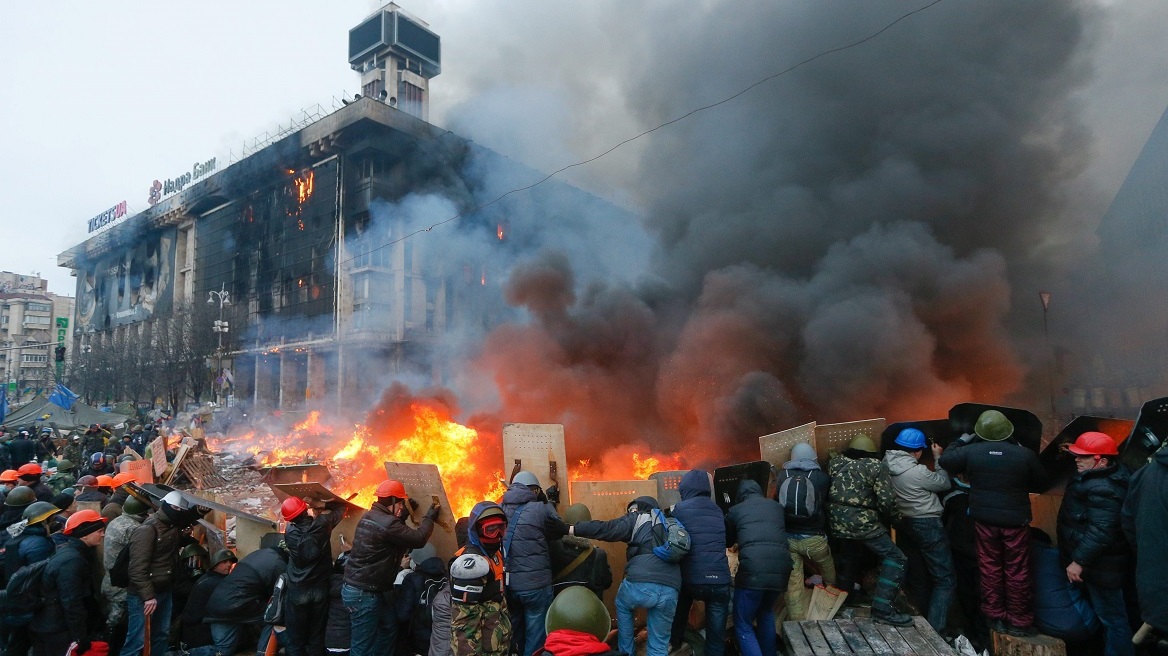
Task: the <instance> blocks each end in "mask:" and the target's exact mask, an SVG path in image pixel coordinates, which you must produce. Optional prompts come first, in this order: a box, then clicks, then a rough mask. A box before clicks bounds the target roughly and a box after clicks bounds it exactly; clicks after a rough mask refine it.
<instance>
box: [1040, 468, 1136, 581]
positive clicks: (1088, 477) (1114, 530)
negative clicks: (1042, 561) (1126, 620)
mask: <svg viewBox="0 0 1168 656" xmlns="http://www.w3.org/2000/svg"><path fill="white" fill-rule="evenodd" d="M1129 478H1130V477H1129V476H1128V473H1127V469H1126V468H1125V467H1124V466H1123V465H1120V464H1114V465H1110V466H1108V467H1106V468H1102V469H1090V470H1087V471H1085V472H1082V473H1080V474H1076V475H1075V477H1074V478H1073V479H1071V482H1070V483H1068V484H1067V489H1066V491H1065V492H1064V493H1063V504H1062V506H1061V507H1060V508H1059V514H1058V524H1057V526H1058V545H1059V554H1060V555H1061V557H1062V561H1063V565H1064V566H1066V565H1068V564H1070V563H1071V562H1076V563H1079V564H1080V565H1082V566H1083V580H1084V581H1087V582H1089V583H1094V584H1097V585H1101V586H1106V587H1111V588H1119V587H1122V586H1123V582H1124V579H1125V578H1126V575H1127V569H1128V562H1129V561H1130V560H1131V558H1130V553H1129V548H1128V544H1127V538H1126V537H1124V535H1123V527H1122V525H1121V521H1120V514H1121V513H1122V511H1123V500H1124V498H1125V497H1126V496H1127V488H1128V483H1129V482H1130V481H1129Z"/></svg>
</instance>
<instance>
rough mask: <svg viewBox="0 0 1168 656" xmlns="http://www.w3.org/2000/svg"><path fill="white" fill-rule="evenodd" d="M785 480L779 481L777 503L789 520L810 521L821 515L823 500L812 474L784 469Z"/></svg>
mask: <svg viewBox="0 0 1168 656" xmlns="http://www.w3.org/2000/svg"><path fill="white" fill-rule="evenodd" d="M783 474H784V475H785V478H783V479H782V480H781V481H779V489H778V490H777V491H776V492H775V501H778V502H779V505H780V506H782V507H783V511H784V512H785V513H786V515H787V517H789V518H801V519H809V518H811V517H815V516H816V515H818V514H819V512H820V508H821V507H822V505H823V499H820V498H819V496H820V495H819V491H818V490H816V489H815V485H813V484H812V483H811V472H809V471H807V470H804V469H784V470H783Z"/></svg>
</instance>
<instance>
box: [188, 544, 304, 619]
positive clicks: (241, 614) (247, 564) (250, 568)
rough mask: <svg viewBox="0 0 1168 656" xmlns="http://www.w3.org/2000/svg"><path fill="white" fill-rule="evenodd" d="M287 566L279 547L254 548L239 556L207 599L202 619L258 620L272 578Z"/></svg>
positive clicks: (278, 576)
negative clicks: (205, 610)
mask: <svg viewBox="0 0 1168 656" xmlns="http://www.w3.org/2000/svg"><path fill="white" fill-rule="evenodd" d="M287 567H288V554H287V552H285V551H284V550H283V549H271V548H267V549H257V550H255V551H253V552H251V553H249V554H248V555H246V556H244V557H243V560H241V561H239V562H238V563H236V565H235V569H233V570H231V573H230V574H228V575H227V576H226V578H224V579H223V581H222V582H221V583H219V586H218V587H216V588H215V591H214V592H212V593H211V598H210V599H209V600H207V613H206V616H205V621H208V622H228V623H231V624H258V623H260V622H261V621H263V618H264V608H265V607H267V605H268V600H270V599H271V598H272V591H273V590H274V589H275V588H276V580H277V579H279V578H280V575H281V574H283V573H284V571H285V570H286V569H287Z"/></svg>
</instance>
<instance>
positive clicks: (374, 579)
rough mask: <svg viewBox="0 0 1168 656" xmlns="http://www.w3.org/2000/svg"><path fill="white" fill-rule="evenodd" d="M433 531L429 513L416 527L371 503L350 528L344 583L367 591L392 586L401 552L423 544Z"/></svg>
mask: <svg viewBox="0 0 1168 656" xmlns="http://www.w3.org/2000/svg"><path fill="white" fill-rule="evenodd" d="M433 532H434V520H432V519H430V517H429V516H426V517H423V518H422V521H421V523H419V524H418V528H410V527H409V526H407V525H406V523H405V522H403V521H402V520H400V519H398V518H397V517H396V516H395V515H393V514H392V513H390V512H389V508H387V507H386V506H385V505H384V504H382V503H375V504H373V506H372V507H370V508H369V512H367V513H365V514H364V515H363V516H362V517H361V521H359V522H357V528H356V529H355V530H354V531H353V549H352V550H351V551H350V552H349V562H348V564H347V565H345V583H347V584H349V585H351V586H353V587H354V588H360V589H361V590H365V591H366V592H384V591H386V590H392V589H393V582H394V580H395V579H396V578H397V573H398V572H399V571H401V559H402V556H404V555H405V554H406V552H407V551H409V550H410V549H417V548H418V547H420V546H422V545H424V544H426V542H427V541H429V539H430V534H431V533H433Z"/></svg>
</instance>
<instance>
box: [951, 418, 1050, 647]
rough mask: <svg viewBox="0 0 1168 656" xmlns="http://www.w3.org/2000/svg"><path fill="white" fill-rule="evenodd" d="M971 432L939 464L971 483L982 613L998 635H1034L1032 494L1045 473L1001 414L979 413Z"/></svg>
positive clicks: (1041, 486) (1040, 485)
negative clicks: (1030, 543) (1014, 436)
mask: <svg viewBox="0 0 1168 656" xmlns="http://www.w3.org/2000/svg"><path fill="white" fill-rule="evenodd" d="M973 431H974V434H973V435H969V434H966V435H963V436H961V437H960V438H958V439H957V440H955V441H954V442H953V443H952V444H950V445H949V446H948V448H946V449H945V452H944V453H943V454H942V455H941V458H940V460H939V461H938V463H937V464H938V465H939V466H940V467H941V468H942V469H944V470H945V471H947V472H950V473H952V474H962V473H964V474H966V475H967V476H968V478H969V485H970V493H969V513H970V516H972V517H973V519H974V522H975V524H974V525H975V527H976V530H977V559H978V565H979V568H980V575H981V594H982V596H981V611H982V614H984V615H985V616H986V619H987V621H988V622H989V625H990V627H991V628H992V629H994V630H996V631H998V632H1005V633H1009V634H1011V635H1016V636H1030V635H1034V634H1035V633H1037V631H1036V630H1035V628H1034V591H1033V583H1032V581H1031V577H1030V557H1029V553H1030V550H1029V539H1030V538H1029V524H1030V520H1031V513H1030V493H1031V492H1041V491H1042V490H1043V489H1044V488H1045V486H1046V473H1045V471H1044V470H1043V468H1042V463H1040V462H1039V460H1038V455H1037V454H1035V453H1034V452H1033V451H1031V450H1030V449H1027V448H1026V447H1024V446H1021V445H1020V444H1018V443H1017V442H1016V441H1015V440H1013V439H1012V436H1013V435H1014V425H1013V424H1012V423H1010V420H1009V419H1007V418H1006V416H1005V415H1003V414H1002V413H1001V412H998V411H997V410H986V411H985V412H983V413H981V415H980V416H979V417H978V418H977V423H976V424H975V425H974V429H973ZM975 440H976V441H975Z"/></svg>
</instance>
